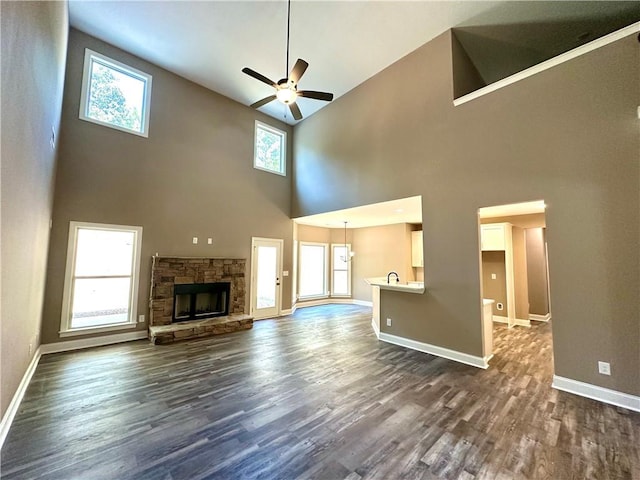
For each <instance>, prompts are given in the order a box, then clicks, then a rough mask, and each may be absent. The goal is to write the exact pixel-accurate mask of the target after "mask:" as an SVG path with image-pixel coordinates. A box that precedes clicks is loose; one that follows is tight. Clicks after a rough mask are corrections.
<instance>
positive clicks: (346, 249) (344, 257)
mask: <svg viewBox="0 0 640 480" xmlns="http://www.w3.org/2000/svg"><path fill="white" fill-rule="evenodd" d="M347 223H348V222H347V221H346V220H345V221H344V255H340V260H342V261H343V262H345V263H348V262H350V261H351V259H352V258H353V256H354V255H355V254H356V253H355V252H351V251H349V247H347ZM347 252H348V253H349V254H348V255H347Z"/></svg>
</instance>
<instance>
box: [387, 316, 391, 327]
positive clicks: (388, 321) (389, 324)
mask: <svg viewBox="0 0 640 480" xmlns="http://www.w3.org/2000/svg"><path fill="white" fill-rule="evenodd" d="M390 326H391V319H390V318H387V327H390Z"/></svg>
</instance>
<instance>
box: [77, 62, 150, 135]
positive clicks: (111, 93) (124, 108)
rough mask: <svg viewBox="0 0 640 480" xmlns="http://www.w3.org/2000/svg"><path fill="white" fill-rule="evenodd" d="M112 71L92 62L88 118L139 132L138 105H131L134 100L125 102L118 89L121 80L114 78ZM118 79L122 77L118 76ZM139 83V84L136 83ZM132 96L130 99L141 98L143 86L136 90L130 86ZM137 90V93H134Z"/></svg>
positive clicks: (139, 116) (139, 117)
mask: <svg viewBox="0 0 640 480" xmlns="http://www.w3.org/2000/svg"><path fill="white" fill-rule="evenodd" d="M115 73H119V72H114V70H112V69H110V68H108V67H105V66H104V65H101V64H100V63H98V62H93V69H92V71H91V94H90V96H89V116H90V117H91V118H94V119H97V120H101V121H103V122H107V123H114V124H116V125H119V126H121V127H127V128H130V129H132V130H137V131H140V121H141V115H140V110H139V106H140V103H138V105H136V104H133V101H134V100H135V99H134V98H131V99H130V101H129V102H127V98H126V97H125V96H124V94H123V93H122V90H121V89H120V86H119V85H120V83H122V82H123V79H122V78H120V79H118V78H116V75H115ZM118 76H119V77H123V76H124V75H122V74H120V75H118ZM138 83H141V82H138ZM131 87H133V89H134V91H133V92H132V93H133V94H134V95H131V96H132V97H133V96H135V97H140V98H141V97H142V95H141V93H142V91H141V90H142V89H143V88H144V85H142V84H140V85H139V86H138V88H137V89H136V88H135V85H132V86H131ZM135 90H139V91H135Z"/></svg>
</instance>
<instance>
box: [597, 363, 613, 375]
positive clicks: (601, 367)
mask: <svg viewBox="0 0 640 480" xmlns="http://www.w3.org/2000/svg"><path fill="white" fill-rule="evenodd" d="M598 373H601V374H602V375H611V365H610V364H609V362H598Z"/></svg>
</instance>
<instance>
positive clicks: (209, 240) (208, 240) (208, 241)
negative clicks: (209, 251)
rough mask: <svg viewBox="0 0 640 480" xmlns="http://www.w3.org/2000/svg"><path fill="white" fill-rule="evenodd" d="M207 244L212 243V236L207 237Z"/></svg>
mask: <svg viewBox="0 0 640 480" xmlns="http://www.w3.org/2000/svg"><path fill="white" fill-rule="evenodd" d="M207 245H213V238H211V237H209V238H207Z"/></svg>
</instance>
